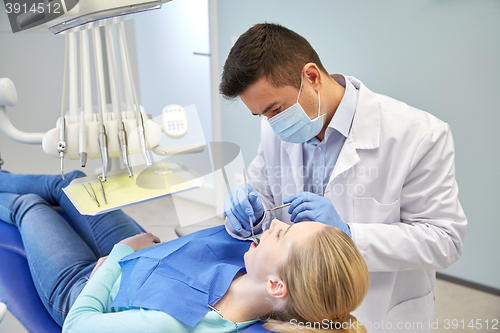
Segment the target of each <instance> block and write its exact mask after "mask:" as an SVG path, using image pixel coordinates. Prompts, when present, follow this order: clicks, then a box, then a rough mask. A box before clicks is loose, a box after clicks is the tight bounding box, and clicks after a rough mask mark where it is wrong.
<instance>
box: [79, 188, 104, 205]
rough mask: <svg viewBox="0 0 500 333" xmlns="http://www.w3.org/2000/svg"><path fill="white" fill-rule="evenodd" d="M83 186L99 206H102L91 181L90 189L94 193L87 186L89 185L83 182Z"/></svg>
mask: <svg viewBox="0 0 500 333" xmlns="http://www.w3.org/2000/svg"><path fill="white" fill-rule="evenodd" d="M82 185H83V187H85V190H87V193H88V194H89V195H90V197H91V198H92V199H93V200H94V201H95V202H96V203H97V207H101V204H100V203H99V201H98V200H97V196H96V195H95V191H94V188H93V187H92V184H91V183H89V186H90V189H91V190H92V193H93V195H92V193H90V191H89V189H88V188H87V186H85V184H83V183H82Z"/></svg>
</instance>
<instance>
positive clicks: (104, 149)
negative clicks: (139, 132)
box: [92, 28, 108, 182]
mask: <svg viewBox="0 0 500 333" xmlns="http://www.w3.org/2000/svg"><path fill="white" fill-rule="evenodd" d="M92 37H93V38H92V39H93V42H94V61H95V69H96V81H97V96H98V101H99V102H98V103H97V104H98V105H99V147H100V148H101V160H102V177H101V179H102V181H103V182H105V181H106V180H107V172H108V137H107V135H106V128H105V127H104V110H103V108H104V107H105V105H103V98H104V96H103V93H102V92H101V89H102V88H104V86H101V83H102V81H103V80H104V78H103V70H102V58H100V56H101V55H102V49H101V35H100V31H99V28H93V29H92Z"/></svg>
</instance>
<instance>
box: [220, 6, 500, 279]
mask: <svg viewBox="0 0 500 333" xmlns="http://www.w3.org/2000/svg"><path fill="white" fill-rule="evenodd" d="M218 15H219V31H220V33H219V36H220V41H219V43H220V60H221V64H223V63H224V61H225V58H226V57H227V55H228V53H229V50H230V48H231V46H232V43H233V41H234V39H235V38H236V37H237V36H239V35H240V34H242V33H243V32H245V31H246V30H247V29H248V28H249V27H250V26H252V25H253V24H255V23H260V22H264V21H267V22H273V23H280V24H282V25H284V26H286V27H288V28H290V29H292V30H294V31H296V32H298V33H299V34H301V35H303V36H304V37H305V38H306V39H308V40H309V42H310V43H311V45H312V46H313V47H314V48H315V49H316V51H317V52H318V54H319V55H320V57H321V59H322V62H323V64H324V65H325V67H326V68H327V70H329V71H330V72H340V73H344V74H346V75H353V76H356V77H357V78H359V79H360V80H362V81H363V82H364V83H365V84H366V85H367V86H368V87H369V88H370V89H371V90H373V91H375V92H379V93H383V94H386V95H389V96H391V97H395V98H397V99H399V100H402V101H404V102H406V103H408V104H410V105H412V106H415V107H418V108H420V109H423V110H426V111H428V112H430V113H432V114H434V115H436V116H437V117H439V118H440V119H442V120H444V121H445V122H447V123H449V124H450V126H451V129H452V131H453V135H454V140H455V146H456V174H457V181H458V184H459V187H460V201H461V203H462V205H463V208H464V210H465V212H466V214H467V217H468V219H469V226H468V228H467V235H466V239H465V245H464V248H463V256H462V258H461V259H460V260H459V261H458V262H457V263H455V264H454V265H452V266H451V267H450V268H448V269H446V270H444V273H446V274H449V275H453V276H455V277H459V278H462V279H466V280H470V281H473V282H476V283H481V284H484V285H487V286H490V287H494V288H500V278H499V276H500V262H499V259H498V254H500V242H498V241H497V237H498V236H497V235H498V234H500V224H499V223H498V222H499V218H498V214H497V210H496V207H497V206H498V203H499V202H500V200H499V199H500V195H499V193H498V191H496V189H497V188H498V187H499V186H500V177H499V175H498V172H497V165H498V164H499V163H500V149H498V148H497V147H496V145H497V144H498V142H500V140H499V139H500V134H499V131H498V129H497V127H498V124H499V123H500V112H498V111H499V105H500V94H499V88H500V62H499V60H498V59H500V33H499V31H500V20H499V17H500V2H498V1H496V0H484V1H465V0H454V1H450V0H439V1H438V0H421V1H397V0H383V1H368V0H357V1H341V0H312V1H308V2H307V3H306V2H304V1H299V0H287V1H283V0H281V1H265V0H255V1H242V0H219V12H218ZM221 108H222V110H221V113H222V128H223V133H222V135H223V139H224V140H225V141H230V142H234V143H237V144H238V145H240V146H241V148H242V151H243V155H244V159H245V163H246V164H247V165H248V164H249V163H250V162H251V160H252V159H253V157H254V156H255V155H256V153H257V147H258V143H259V119H257V118H256V117H253V116H251V115H250V112H249V111H248V109H247V108H246V107H245V106H244V105H243V103H241V101H239V100H238V101H235V102H228V101H225V100H223V101H222V107H221ZM243 123H244V124H245V126H238V125H236V124H243Z"/></svg>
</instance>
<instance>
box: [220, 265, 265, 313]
mask: <svg viewBox="0 0 500 333" xmlns="http://www.w3.org/2000/svg"><path fill="white" fill-rule="evenodd" d="M214 307H215V308H216V309H217V310H219V311H220V312H221V313H222V316H223V317H224V319H227V320H231V321H235V322H244V321H249V320H253V319H258V318H260V317H263V316H265V315H267V314H268V313H270V312H271V309H272V305H271V303H270V300H269V297H268V295H267V292H266V288H265V285H257V284H256V283H255V282H254V281H251V279H248V278H247V275H246V274H244V273H243V274H240V275H236V277H235V279H234V280H233V282H232V283H231V285H230V286H229V289H228V290H227V292H226V293H225V294H224V296H222V298H221V299H220V300H219V301H218V302H217V303H216V304H215V306H214Z"/></svg>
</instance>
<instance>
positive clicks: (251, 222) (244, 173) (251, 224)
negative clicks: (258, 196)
mask: <svg viewBox="0 0 500 333" xmlns="http://www.w3.org/2000/svg"><path fill="white" fill-rule="evenodd" d="M243 177H244V178H245V192H246V193H247V199H248V201H249V202H250V196H249V195H248V184H247V173H246V170H245V168H243ZM248 218H249V219H250V229H251V230H252V238H253V241H254V242H255V244H257V245H258V244H259V240H258V239H257V237H255V234H254V233H253V221H252V217H248Z"/></svg>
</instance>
